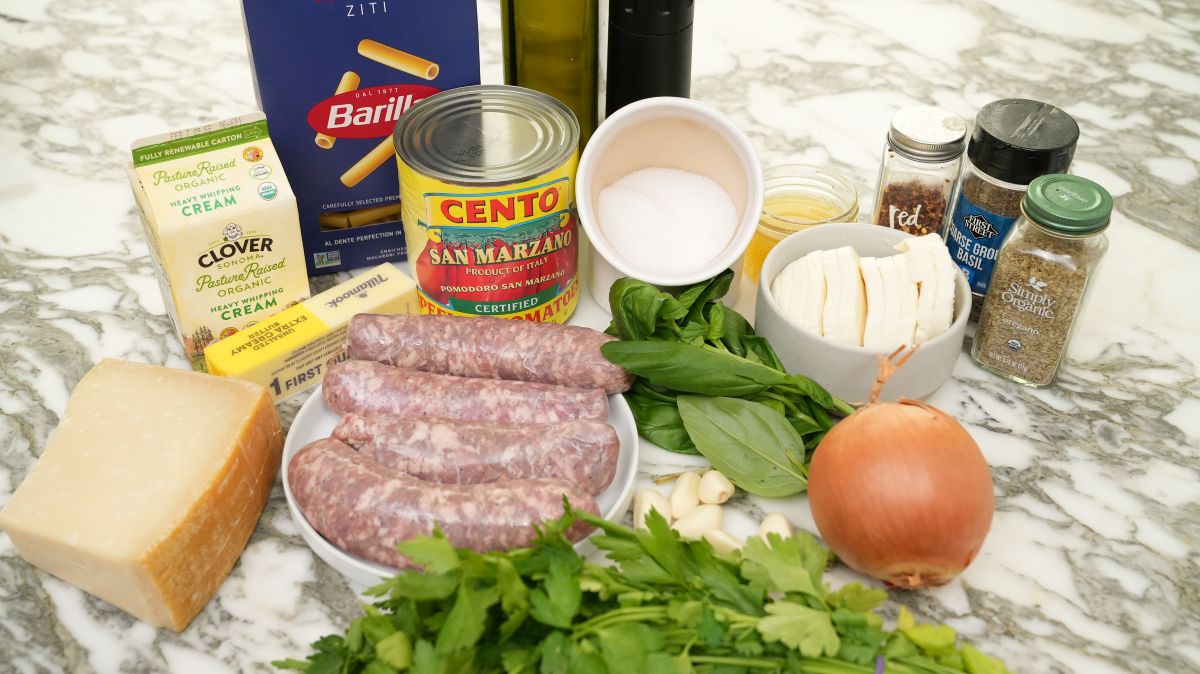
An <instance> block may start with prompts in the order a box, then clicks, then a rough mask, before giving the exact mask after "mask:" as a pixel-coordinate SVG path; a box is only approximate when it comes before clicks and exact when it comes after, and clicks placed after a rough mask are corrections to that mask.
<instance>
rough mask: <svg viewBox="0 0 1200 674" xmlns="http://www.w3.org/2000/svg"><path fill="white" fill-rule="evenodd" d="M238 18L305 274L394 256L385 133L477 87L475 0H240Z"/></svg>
mask: <svg viewBox="0 0 1200 674" xmlns="http://www.w3.org/2000/svg"><path fill="white" fill-rule="evenodd" d="M242 15H243V18H244V19H245V24H246V43H247V47H248V50H249V52H250V63H251V67H252V68H253V70H254V80H255V90H256V93H257V96H258V102H259V105H260V106H261V107H262V110H263V112H265V113H266V115H267V120H268V122H269V123H270V125H271V140H272V141H274V143H275V147H276V149H277V151H278V153H279V157H280V160H281V161H282V163H283V167H284V169H285V170H286V171H287V175H288V180H289V181H290V182H291V184H292V189H293V191H294V192H295V194H296V202H297V207H298V209H299V211H300V231H301V234H302V236H303V239H304V255H305V261H306V262H307V265H308V273H309V275H310V276H314V275H317V274H326V273H330V272H335V271H343V270H349V269H355V268H359V267H367V266H374V265H378V264H380V263H383V262H395V261H400V260H404V259H405V258H406V253H407V251H406V247H405V243H404V228H403V226H402V225H401V222H400V184H399V178H398V177H397V166H396V161H395V150H394V149H393V147H392V131H393V129H395V127H396V121H397V120H398V119H399V118H400V115H402V114H404V112H405V111H406V110H408V109H409V108H411V107H412V106H413V105H416V104H417V103H418V102H419V101H421V100H422V99H424V98H426V97H428V96H432V95H433V94H435V93H437V92H439V91H443V90H446V89H452V88H454V87H461V86H466V85H469V84H479V26H478V20H477V18H476V4H475V0H375V1H373V2H332V1H329V0H286V1H285V0H243V1H242Z"/></svg>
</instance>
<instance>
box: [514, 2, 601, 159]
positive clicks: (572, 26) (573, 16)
mask: <svg viewBox="0 0 1200 674" xmlns="http://www.w3.org/2000/svg"><path fill="white" fill-rule="evenodd" d="M598 12H599V9H598V0H501V2H500V19H501V26H502V28H503V35H504V82H505V84H513V85H516V86H519V87H528V88H530V89H536V90H538V91H541V92H543V93H546V94H549V95H551V96H553V97H555V98H557V99H558V100H560V101H562V102H563V103H564V104H566V106H567V107H568V108H570V109H571V111H572V112H574V113H575V117H576V118H577V119H578V120H579V147H580V149H583V146H584V145H585V144H586V143H587V141H588V138H590V137H591V135H592V132H593V131H595V130H596V124H597V114H598V113H597V110H596V100H597V99H596V96H597V89H596V85H597V55H596V39H597V37H596V36H597V31H598V21H599V16H598Z"/></svg>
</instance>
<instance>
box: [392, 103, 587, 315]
mask: <svg viewBox="0 0 1200 674" xmlns="http://www.w3.org/2000/svg"><path fill="white" fill-rule="evenodd" d="M395 143H396V153H397V160H398V161H399V165H400V200H401V204H402V208H403V218H404V235H405V238H406V240H407V242H408V250H409V267H410V270H411V272H412V276H413V278H415V279H416V281H417V287H418V290H419V292H420V301H419V306H420V311H421V313H425V314H455V315H460V316H498V317H502V318H517V319H524V320H533V321H556V322H559V323H562V322H565V321H566V320H567V319H568V318H569V317H570V316H571V313H572V312H574V310H575V306H576V304H577V303H578V300H579V275H578V273H577V268H578V260H579V251H578V240H579V223H578V218H577V217H576V214H575V203H574V201H575V185H574V181H575V168H576V165H577V164H578V161H579V156H578V150H577V145H578V143H579V125H578V123H577V122H576V121H575V117H574V115H573V114H572V113H571V111H570V110H569V109H568V108H567V107H566V106H564V105H563V104H562V103H559V102H558V101H557V100H555V99H553V98H551V97H549V96H546V95H544V94H541V93H538V92H535V91H532V90H529V89H523V88H520V87H511V86H496V85H489V86H475V87H463V88H460V89H454V90H451V91H447V92H444V93H440V94H437V95H435V96H431V97H430V98H428V99H426V100H425V101H424V102H422V103H421V105H419V106H417V107H415V108H413V109H412V110H410V111H409V112H407V113H406V114H405V115H404V116H403V117H402V118H401V121H400V123H399V124H398V125H397V127H396V135H395Z"/></svg>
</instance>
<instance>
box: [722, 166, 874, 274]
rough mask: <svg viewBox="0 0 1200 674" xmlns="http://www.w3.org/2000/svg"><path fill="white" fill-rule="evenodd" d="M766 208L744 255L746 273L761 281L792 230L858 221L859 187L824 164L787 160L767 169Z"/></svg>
mask: <svg viewBox="0 0 1200 674" xmlns="http://www.w3.org/2000/svg"><path fill="white" fill-rule="evenodd" d="M763 190H764V193H763V210H762V215H761V216H760V217H759V221H758V229H757V230H756V231H755V232H754V238H753V239H751V240H750V245H749V246H748V247H747V248H746V253H745V256H744V257H743V258H742V273H743V274H745V275H746V277H747V278H748V279H749V280H750V281H751V282H752V283H758V272H759V270H760V269H761V268H762V263H763V260H764V259H765V258H766V257H767V253H769V252H771V249H772V248H774V247H775V244H777V243H779V242H780V241H782V240H783V238H784V237H786V236H787V235H789V234H794V233H796V232H798V231H800V230H802V229H806V228H808V227H812V226H813V225H823V224H825V223H829V222H854V219H855V218H856V217H858V190H856V189H854V185H852V184H851V183H850V181H849V180H847V179H846V178H844V177H842V176H841V175H840V174H838V173H836V172H834V171H831V170H830V169H828V168H825V167H822V166H811V165H808V164H784V165H781V166H773V167H771V168H769V169H767V170H766V171H764V172H763Z"/></svg>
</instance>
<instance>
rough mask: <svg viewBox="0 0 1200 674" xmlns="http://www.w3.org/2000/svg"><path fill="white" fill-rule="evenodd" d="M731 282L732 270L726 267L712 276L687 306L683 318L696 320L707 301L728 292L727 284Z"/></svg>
mask: <svg viewBox="0 0 1200 674" xmlns="http://www.w3.org/2000/svg"><path fill="white" fill-rule="evenodd" d="M732 282H733V270H732V269H726V270H724V271H722V272H721V273H720V274H717V275H716V276H714V277H712V278H711V279H709V280H708V282H707V283H705V284H704V286H703V288H702V290H701V291H700V292H699V293H698V294H697V295H696V298H695V300H694V301H693V302H692V305H691V307H689V308H688V313H687V317H686V319H685V320H688V321H697V320H699V319H700V316H702V315H703V313H704V311H705V305H706V304H708V303H709V302H715V301H716V300H719V299H721V298H722V297H724V296H725V293H727V292H729V285H730V284H731V283H732Z"/></svg>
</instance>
